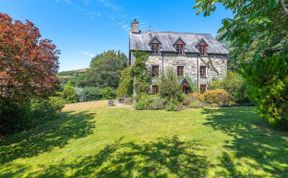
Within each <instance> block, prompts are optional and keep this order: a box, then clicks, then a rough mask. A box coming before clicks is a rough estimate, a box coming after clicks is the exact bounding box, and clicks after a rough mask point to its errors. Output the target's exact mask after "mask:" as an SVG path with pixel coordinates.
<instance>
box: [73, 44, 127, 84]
mask: <svg viewBox="0 0 288 178" xmlns="http://www.w3.org/2000/svg"><path fill="white" fill-rule="evenodd" d="M126 63H127V56H126V55H125V54H124V53H122V52H120V51H114V50H109V51H107V52H104V53H101V54H99V55H97V56H95V57H94V58H92V60H91V63H90V68H89V69H88V71H87V72H86V73H85V74H83V75H81V76H79V77H78V78H77V79H76V84H77V85H79V86H81V87H84V86H95V87H100V88H103V87H112V88H117V86H118V84H119V80H120V73H121V70H123V69H124V68H125V67H126V65H127V64H126Z"/></svg>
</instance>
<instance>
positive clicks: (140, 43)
mask: <svg viewBox="0 0 288 178" xmlns="http://www.w3.org/2000/svg"><path fill="white" fill-rule="evenodd" d="M155 37H156V38H157V39H158V40H159V41H160V42H161V49H160V50H161V51H165V52H176V49H175V48H174V47H173V44H174V43H175V42H176V41H177V40H178V39H179V38H181V39H182V40H183V41H184V42H185V44H186V45H185V52H186V53H199V51H198V49H197V47H196V46H197V44H198V43H199V42H200V41H201V40H204V41H205V42H206V43H207V44H208V47H207V53H208V54H228V50H227V49H226V48H225V47H224V46H223V45H222V44H221V43H219V42H218V41H217V40H216V39H215V38H213V37H212V35H210V34H206V33H179V32H151V31H141V32H140V33H132V32H131V31H130V32H129V43H130V44H129V46H130V50H139V51H151V48H150V46H149V43H150V42H151V40H152V39H153V38H155Z"/></svg>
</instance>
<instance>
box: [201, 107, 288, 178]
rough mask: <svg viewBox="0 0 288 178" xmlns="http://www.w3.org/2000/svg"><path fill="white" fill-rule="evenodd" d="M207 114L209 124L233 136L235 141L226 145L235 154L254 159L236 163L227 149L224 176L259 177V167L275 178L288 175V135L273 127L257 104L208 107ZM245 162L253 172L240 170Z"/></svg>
mask: <svg viewBox="0 0 288 178" xmlns="http://www.w3.org/2000/svg"><path fill="white" fill-rule="evenodd" d="M203 113H204V114H208V122H207V123H205V125H210V126H212V127H213V128H214V129H216V130H222V131H223V132H224V133H226V134H228V135H230V136H232V137H233V141H231V142H227V143H226V145H225V147H226V149H227V150H228V151H229V152H230V151H232V152H234V153H235V157H236V158H237V160H238V159H245V158H247V159H250V160H253V161H245V162H243V163H240V164H239V163H235V160H233V158H232V156H231V155H230V154H229V153H228V152H224V154H223V155H222V157H220V158H219V159H220V161H221V163H222V164H221V165H220V166H221V167H224V169H225V170H226V171H222V172H220V173H219V174H220V175H221V176H224V177H228V176H231V177H255V176H259V175H256V173H255V171H256V172H257V170H262V171H264V172H265V173H268V175H269V174H270V175H273V177H274V176H275V177H282V176H285V175H286V176H288V134H287V133H285V132H279V131H274V130H272V129H270V128H269V127H268V125H267V123H266V122H265V121H264V120H261V119H260V118H259V117H258V116H257V114H256V112H255V111H254V108H253V107H235V108H221V109H204V111H203ZM234 159H235V158H234ZM241 164H242V166H243V165H244V164H245V165H244V166H246V167H247V166H248V168H249V170H251V171H247V172H245V173H243V171H242V172H240V171H239V170H240V169H241ZM237 167H238V168H240V169H237ZM252 170H254V173H253V172H252ZM253 174H254V175H253Z"/></svg>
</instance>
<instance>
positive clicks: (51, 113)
mask: <svg viewBox="0 0 288 178" xmlns="http://www.w3.org/2000/svg"><path fill="white" fill-rule="evenodd" d="M64 105H65V101H64V100H63V99H62V98H61V97H50V98H49V99H46V100H32V101H31V106H30V111H29V113H28V115H27V117H28V118H29V120H30V123H31V126H32V127H35V126H37V125H39V124H42V123H44V122H47V121H49V120H55V119H58V118H59V117H60V112H61V110H62V108H63V107H64Z"/></svg>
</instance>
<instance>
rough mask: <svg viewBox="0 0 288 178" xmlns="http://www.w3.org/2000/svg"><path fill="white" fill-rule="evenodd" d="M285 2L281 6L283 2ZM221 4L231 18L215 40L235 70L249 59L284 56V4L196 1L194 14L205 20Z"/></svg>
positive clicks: (273, 0)
mask: <svg viewBox="0 0 288 178" xmlns="http://www.w3.org/2000/svg"><path fill="white" fill-rule="evenodd" d="M284 1H285V2H284ZM217 3H222V5H224V6H225V8H226V9H230V10H232V12H233V14H234V17H233V18H226V19H224V20H223V22H222V25H223V26H222V28H221V29H220V30H219V39H220V40H222V41H223V42H224V43H226V44H227V46H228V47H229V48H230V55H231V60H232V63H236V64H237V65H236V66H237V67H239V66H241V65H242V64H243V63H244V64H245V63H249V61H251V60H253V59H259V58H262V57H265V56H271V55H273V54H274V53H285V52H286V51H287V47H288V40H287V38H288V25H287V24H288V14H287V13H286V11H284V8H283V7H287V4H288V3H287V0H281V1H280V0H264V1H259V0H210V1H202V0H196V4H195V6H194V7H195V8H197V9H198V14H200V13H201V12H203V13H204V16H209V15H210V14H211V13H212V12H213V11H214V10H215V9H216V6H217Z"/></svg>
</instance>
